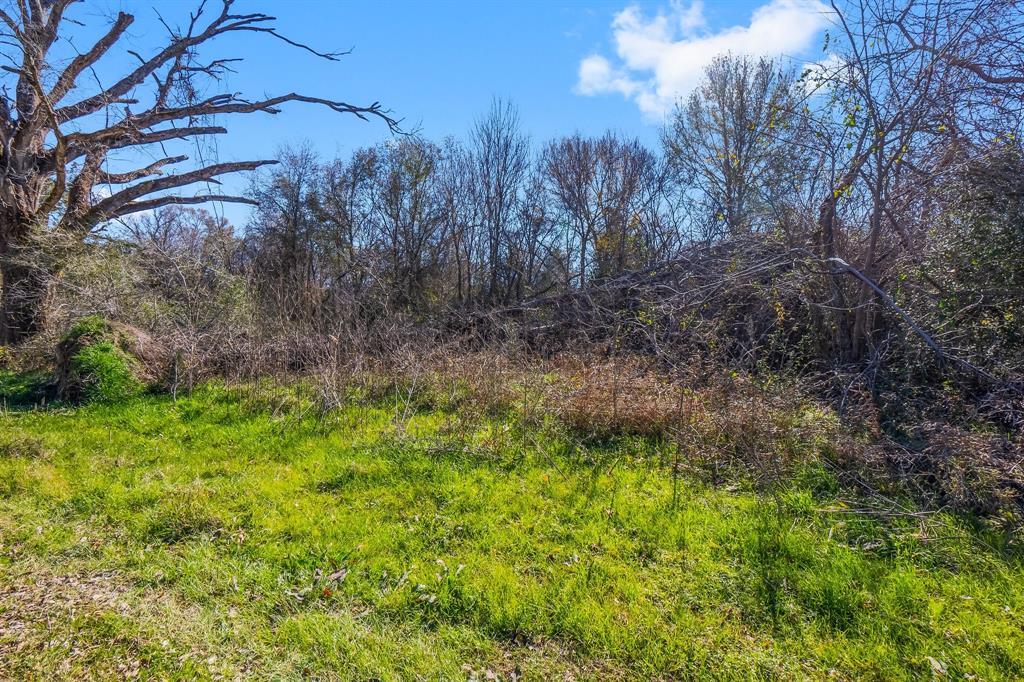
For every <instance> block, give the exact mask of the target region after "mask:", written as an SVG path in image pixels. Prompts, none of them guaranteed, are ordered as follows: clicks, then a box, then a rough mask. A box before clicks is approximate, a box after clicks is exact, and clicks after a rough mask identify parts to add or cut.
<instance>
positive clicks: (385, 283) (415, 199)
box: [58, 0, 1024, 424]
mask: <svg viewBox="0 0 1024 682" xmlns="http://www.w3.org/2000/svg"><path fill="white" fill-rule="evenodd" d="M1022 39H1024V19H1022V16H1021V10H1020V7H1019V6H1017V5H1016V4H1014V3H1010V2H986V3H973V2H972V3H960V2H945V1H944V2H940V3H911V4H910V5H906V6H904V5H903V4H896V3H890V2H888V1H887V0H872V2H867V3H860V4H858V5H856V6H855V5H850V6H843V7H842V8H839V9H837V14H836V25H835V26H834V28H833V30H832V31H831V32H830V34H829V36H828V40H827V44H826V50H827V54H826V58H825V59H824V60H823V62H822V63H821V64H817V65H812V66H808V67H805V68H798V69H794V68H790V67H789V66H787V65H786V63H784V62H780V61H772V60H767V59H753V58H749V57H744V56H737V55H722V56H720V57H718V58H717V59H716V60H715V61H714V62H713V63H712V64H711V65H710V66H709V67H708V69H707V70H706V73H705V76H704V79H703V81H702V82H701V84H700V85H699V87H697V88H696V90H695V91H694V92H693V93H691V94H690V95H689V96H688V97H687V98H686V99H685V100H682V101H680V102H679V103H678V105H677V106H676V107H675V109H674V110H673V111H672V113H671V114H670V116H669V117H668V119H667V121H666V123H665V125H664V126H663V128H662V129H661V134H660V141H659V144H658V145H656V146H655V147H654V148H649V147H647V146H645V145H644V144H642V143H641V142H639V141H638V140H636V139H633V138H630V137H629V136H627V135H623V134H621V133H615V132H608V133H606V134H604V135H600V136H586V135H581V134H572V135H568V136H565V137H562V138H558V139H554V140H547V141H538V140H533V139H531V138H530V137H529V135H528V134H527V131H525V130H523V128H522V126H521V125H520V122H519V117H518V115H517V112H516V108H515V106H514V105H513V104H511V103H509V102H504V101H500V100H499V101H495V102H494V103H493V104H492V106H491V108H490V110H489V111H487V112H485V113H484V114H483V115H482V116H481V117H480V118H479V119H478V120H477V122H476V124H475V125H474V126H473V128H472V129H471V130H469V131H467V134H466V135H465V137H464V138H462V139H445V140H440V141H430V140H426V139H423V138H421V137H418V136H410V135H396V136H394V137H392V138H391V139H389V140H388V141H386V142H384V143H382V144H380V145H378V146H375V147H371V148H367V149H360V150H356V151H354V152H353V153H352V154H351V155H349V156H347V157H345V158H339V159H325V158H320V157H318V156H317V155H316V154H315V153H314V152H312V151H311V150H310V149H308V148H298V149H287V150H284V151H283V152H282V153H281V156H280V159H279V161H280V163H279V164H278V165H275V166H266V167H264V168H262V169H261V170H260V171H259V172H258V173H257V175H256V176H255V177H254V179H253V182H252V186H251V190H250V191H249V193H248V196H247V200H248V201H251V202H253V203H254V204H256V207H255V208H254V210H253V213H252V217H251V219H250V220H249V222H248V224H247V225H245V226H244V228H239V229H237V230H232V229H231V228H230V227H229V226H227V225H226V224H225V223H224V222H223V221H221V220H216V219H214V218H212V217H211V216H210V214H208V213H205V212H202V211H197V210H194V209H188V208H181V207H177V206H173V207H165V208H162V209H160V210H157V211H154V212H148V213H143V214H142V215H141V217H140V216H138V215H136V216H134V217H130V218H126V219H125V220H124V221H122V223H120V225H121V227H119V228H117V229H115V230H111V231H108V234H111V235H116V236H118V237H119V240H118V241H116V243H115V247H114V248H113V249H111V246H110V243H109V242H105V241H98V240H95V239H94V240H93V241H92V242H91V246H90V250H89V251H88V252H87V254H86V255H85V256H79V258H80V260H79V263H80V264H85V265H83V267H84V270H82V269H81V268H79V269H77V270H76V269H74V268H72V269H70V270H68V271H67V272H66V273H65V276H64V277H63V279H62V280H61V281H62V284H63V286H64V287H65V292H64V294H62V295H61V296H60V297H58V300H59V303H60V304H61V305H63V306H65V307H66V308H67V311H68V312H73V313H74V314H80V313H83V312H99V313H102V314H104V315H108V316H112V317H115V318H117V317H120V318H123V319H126V320H127V321H139V322H140V324H141V326H143V327H146V328H149V329H159V330H161V331H160V335H161V336H162V337H163V338H177V339H180V345H182V346H188V347H190V348H193V350H195V349H196V348H198V347H200V346H205V347H206V348H208V349H211V350H210V353H213V354H216V353H215V352H214V351H217V352H222V351H223V350H224V349H225V348H231V347H233V345H232V344H231V343H228V342H226V341H224V340H223V338H222V337H224V338H226V336H230V335H232V334H234V335H237V334H240V333H242V331H243V330H245V334H246V335H247V338H255V337H260V338H264V339H281V338H285V337H287V338H290V339H292V340H293V341H294V340H296V339H302V340H304V341H302V343H307V342H308V343H312V341H310V340H311V339H312V340H322V339H343V340H344V341H338V344H339V345H340V346H344V347H346V348H355V347H357V346H359V345H360V344H362V343H365V342H366V339H368V338H372V339H375V341H374V343H377V344H378V347H380V346H381V345H383V346H384V347H387V346H388V345H389V344H390V345H393V344H395V343H397V341H395V340H394V339H395V338H397V337H402V338H403V339H405V340H406V341H409V340H416V339H419V341H418V343H420V344H421V345H426V344H430V343H435V342H438V341H450V340H453V339H457V338H460V336H461V335H464V336H466V337H473V338H477V339H479V338H485V339H491V340H494V339H499V340H500V339H510V338H513V337H514V338H516V339H517V340H518V341H522V342H523V343H525V344H526V345H527V346H530V345H532V346H533V347H534V348H535V349H540V350H542V351H544V352H547V351H548V350H552V349H553V350H558V349H559V348H563V349H564V348H573V347H575V346H577V345H578V344H579V343H581V342H583V341H587V342H590V341H597V342H599V343H603V344H605V345H604V346H603V347H605V348H611V347H614V348H618V349H622V350H630V351H636V352H641V353H646V354H649V355H652V356H655V357H661V358H667V362H668V363H669V364H671V365H673V366H675V365H678V363H679V362H681V361H682V360H683V359H684V358H686V357H689V356H693V355H695V354H699V355H700V356H701V357H706V358H711V359H712V360H716V361H717V360H721V361H722V362H725V363H728V364H732V365H742V366H743V367H744V368H747V369H752V370H759V369H762V368H764V369H769V370H772V371H775V370H779V369H787V370H795V371H797V372H799V373H802V374H803V375H805V376H806V375H808V373H814V374H816V375H821V374H822V373H829V372H832V373H834V376H836V377H839V378H838V379H836V380H835V384H834V386H833V387H832V388H830V389H828V390H829V391H831V392H832V394H834V395H837V396H839V399H845V398H846V397H847V396H848V395H849V394H851V393H853V392H858V391H859V392H861V393H863V394H865V395H867V396H869V397H870V399H871V400H874V401H876V402H883V394H885V393H886V391H888V394H889V395H891V396H898V395H899V394H900V391H902V390H903V389H902V388H901V387H904V388H905V387H907V386H918V387H920V386H932V387H941V386H944V385H947V384H948V382H951V381H952V382H953V383H954V384H956V385H959V386H962V387H965V389H966V391H967V394H969V395H972V396H975V397H977V396H992V395H999V396H1004V397H1005V396H1007V395H1018V396H1019V387H1020V377H1021V374H1022V367H1024V266H1022V258H1021V257H1020V254H1022V253H1024V151H1022V149H1024V148H1022V140H1021V134H1022V130H1024V127H1022V120H1024V107H1022V105H1024V70H1022V67H1021V62H1020V60H1019V49H1017V48H1019V45H1020V44H1021V40H1022ZM1015 46H1016V47H1015ZM125 237H127V239H125ZM97 259H99V261H102V262H104V263H105V265H103V266H102V267H100V266H97V265H96V263H97V262H98V260H97ZM104 259H106V260H104ZM111 259H115V260H116V262H117V265H116V267H115V266H112V265H111ZM82 272H86V273H87V275H82V274H81V273H82ZM218 334H220V335H221V336H218ZM232 338H234V337H232ZM203 339H205V341H204V340H203ZM176 343H177V342H176ZM302 343H299V344H298V345H299V346H301V345H302ZM293 345H294V344H293ZM190 352H192V351H190ZM196 352H198V351H196ZM252 352H254V351H252V350H251V348H250V350H248V351H246V353H249V354H251V353H252ZM296 353H297V355H295V354H293V353H292V351H291V350H288V351H284V350H281V351H274V352H273V353H272V355H273V356H274V357H276V358H286V357H288V358H290V357H293V355H294V356H295V357H299V356H301V355H302V353H301V352H298V351H296ZM184 355H189V353H184ZM243 355H245V353H242V352H241V351H238V352H237V353H236V356H237V357H242V356H243ZM218 362H226V361H223V360H218ZM303 362H304V361H303V360H302V359H301V357H299V359H296V360H294V361H293V360H288V361H287V362H286V364H288V363H291V364H292V365H295V366H299V365H301V364H302V363H303ZM943 382H946V383H943ZM1015 391H1016V392H1017V393H1016V394H1015V393H1014V392H1015ZM936 395H938V394H934V395H933V396H932V397H933V398H935V396H936ZM940 399H941V396H940ZM1008 400H1010V402H1011V403H1013V400H1017V401H1018V402H1019V398H1015V399H1008ZM890 402H892V403H894V404H895V403H896V402H899V400H898V399H897V398H892V399H891V401H890ZM935 402H936V401H935V400H932V403H935ZM996 403H998V405H999V407H998V408H995V407H992V409H993V410H996V411H999V410H1002V412H1000V414H1003V413H1004V412H1005V414H1006V415H1011V416H1008V417H1007V416H1005V415H1004V417H1005V418H1004V417H1000V418H999V419H1001V420H1002V422H1001V423H1005V424H1017V422H1019V421H1020V419H1021V410H1020V409H1019V404H1018V405H1017V407H1006V405H1007V402H1006V400H1004V399H1003V398H1000V399H999V400H994V401H989V403H986V404H989V405H990V407H991V406H992V405H996ZM1013 404H1017V403H1013ZM986 409H988V408H986ZM1007 420H1009V421H1007Z"/></svg>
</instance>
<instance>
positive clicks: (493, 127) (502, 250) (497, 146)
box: [470, 100, 529, 301]
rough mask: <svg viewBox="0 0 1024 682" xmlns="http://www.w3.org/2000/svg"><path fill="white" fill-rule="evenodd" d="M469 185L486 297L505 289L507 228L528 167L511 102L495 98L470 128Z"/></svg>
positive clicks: (499, 294)
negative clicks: (484, 263) (484, 268)
mask: <svg viewBox="0 0 1024 682" xmlns="http://www.w3.org/2000/svg"><path fill="white" fill-rule="evenodd" d="M470 146H471V149H472V159H473V186H474V188H475V191H476V195H477V199H476V200H477V204H478V206H479V208H480V211H481V215H480V217H481V223H482V225H481V226H482V228H483V231H484V240H485V242H486V248H487V254H486V255H487V266H488V270H489V273H488V284H487V291H486V293H485V297H486V298H487V299H488V300H489V301H495V300H502V299H504V298H505V297H506V296H507V295H508V282H509V279H510V278H511V276H512V272H511V270H510V268H509V266H508V263H507V253H506V245H507V240H508V231H509V230H510V229H512V223H513V221H514V219H515V216H516V207H517V204H518V203H519V200H520V198H521V193H522V191H523V183H524V182H525V180H526V177H527V173H528V171H529V141H528V140H527V138H526V136H525V135H523V134H522V133H521V132H520V130H519V112H518V111H517V110H516V108H515V106H514V105H512V103H511V102H503V101H501V100H494V102H492V103H491V109H490V111H489V112H488V113H487V115H486V116H484V117H483V118H481V119H480V120H479V121H477V123H476V125H475V126H474V128H473V132H472V134H471V142H470Z"/></svg>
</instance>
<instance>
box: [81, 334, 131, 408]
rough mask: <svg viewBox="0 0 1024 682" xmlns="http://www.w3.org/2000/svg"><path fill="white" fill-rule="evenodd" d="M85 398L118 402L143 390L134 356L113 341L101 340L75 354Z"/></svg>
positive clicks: (92, 400) (82, 393) (90, 400)
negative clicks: (137, 376)
mask: <svg viewBox="0 0 1024 682" xmlns="http://www.w3.org/2000/svg"><path fill="white" fill-rule="evenodd" d="M71 368H72V372H74V373H75V374H76V375H77V378H78V382H79V383H80V386H81V388H80V396H79V400H81V401H82V402H118V401H120V400H125V399H127V398H131V397H132V396H135V395H138V394H139V393H141V392H142V388H143V386H142V382H141V381H139V380H138V379H137V378H136V374H137V373H138V369H137V366H136V362H135V360H134V358H132V357H131V356H129V355H128V354H127V353H125V352H124V351H122V350H120V349H119V348H117V347H116V346H114V344H112V343H111V342H109V341H99V342H97V343H93V344H90V345H88V346H86V347H85V348H83V349H82V350H80V351H79V352H78V353H77V354H75V356H74V357H73V358H71Z"/></svg>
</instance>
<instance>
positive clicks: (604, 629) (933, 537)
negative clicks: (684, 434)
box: [0, 385, 1024, 680]
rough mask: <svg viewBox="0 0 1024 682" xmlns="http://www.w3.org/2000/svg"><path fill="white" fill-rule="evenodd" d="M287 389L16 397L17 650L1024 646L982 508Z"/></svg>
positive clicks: (989, 665)
mask: <svg viewBox="0 0 1024 682" xmlns="http://www.w3.org/2000/svg"><path fill="white" fill-rule="evenodd" d="M260 395H262V394H258V393H256V392H254V391H251V390H249V391H248V392H245V391H242V392H239V391H238V390H235V389H230V388H227V387H223V386H216V385H215V386H207V387H204V388H202V389H200V390H198V391H197V392H196V393H194V394H193V395H191V396H189V397H187V398H181V397H179V399H178V400H177V401H172V400H171V399H170V398H169V397H142V398H138V399H136V400H134V401H132V402H129V403H126V404H121V405H108V406H103V405H93V406H89V407H83V408H77V409H50V410H20V411H19V410H9V411H6V412H5V413H4V414H3V415H0V677H3V678H12V679H40V680H44V679H45V680H50V679H55V678H78V679H123V678H126V677H133V676H140V677H142V678H149V679H164V678H170V679H195V678H228V679H231V678H246V679H249V678H260V679H298V678H305V679H310V678H312V679H330V680H370V679H381V680H412V679H444V680H448V679H453V680H458V679H461V680H465V679H480V680H485V679H503V680H512V679H536V680H540V679H566V680H582V679H619V678H621V679H643V680H647V679H658V678H664V679H678V678H682V679H687V678H713V679H733V678H736V679H771V678H778V679H794V678H796V679H802V678H812V679H819V678H820V679H879V680H882V679H884V680H890V679H932V678H941V679H984V680H998V679H1014V678H1017V679H1019V678H1021V676H1024V564H1022V561H1021V558H1020V556H1019V555H1018V554H1016V553H1015V551H1014V550H1013V549H1012V548H1010V547H1008V546H1006V545H1005V540H1004V539H1003V538H1001V536H1000V535H999V534H998V533H994V532H987V531H984V530H982V529H981V527H980V525H979V524H976V523H972V522H970V521H968V520H965V519H962V518H957V517H953V516H945V515H941V514H938V515H928V516H925V515H914V514H908V515H900V516H881V515H878V514H868V513H862V512H860V511H858V510H856V509H854V505H855V503H854V502H852V501H848V499H849V495H848V494H846V493H844V492H843V491H842V490H841V489H840V488H839V487H838V486H837V485H836V482H835V480H834V479H833V477H832V476H831V475H829V473H828V472H827V471H826V470H825V469H824V468H822V467H819V466H813V465H811V466H807V467H805V468H804V469H803V470H801V471H800V472H799V473H798V475H797V476H795V477H794V478H793V480H792V482H791V483H789V484H787V485H786V486H784V487H782V488H780V489H779V490H777V491H776V492H775V493H773V494H767V493H764V492H754V491H752V490H750V489H749V488H748V487H746V486H744V485H743V484H742V482H736V483H734V484H732V485H724V484H723V485H720V486H708V485H705V484H702V483H700V482H698V481H696V480H693V479H691V478H681V479H678V480H673V477H672V476H671V474H670V473H669V472H670V470H671V469H670V466H669V463H670V462H671V461H672V457H673V455H672V453H671V452H670V450H669V449H668V448H667V447H666V446H664V445H659V444H658V443H656V442H650V441H647V440H643V439H637V438H620V439H611V440H606V441H603V442H592V443H589V444H584V445H581V444H580V443H579V442H578V441H577V440H574V439H572V438H570V437H568V436H567V435H566V434H565V433H564V432H562V431H561V430H559V429H558V428H557V427H555V426H554V425H544V424H541V425H538V426H531V427H530V428H528V429H524V428H521V427H520V426H519V425H518V424H517V423H516V422H515V420H514V419H512V418H511V417H505V418H503V417H492V418H490V419H488V420H485V421H482V422H480V423H477V424H474V425H473V427H472V428H471V429H467V428H466V426H465V424H461V425H460V424H459V423H458V422H457V420H454V419H453V415H449V414H446V413H444V412H443V411H440V410H419V411H411V412H405V411H404V410H402V411H399V412H398V413H399V414H400V416H401V418H400V419H396V409H395V407H394V405H386V404H368V405H353V406H351V407H348V408H345V409H343V410H340V411H337V412H334V413H331V414H330V415H328V416H327V417H326V418H316V417H315V416H314V415H313V414H311V413H309V412H306V411H304V409H303V403H302V400H301V398H289V397H287V396H288V395H289V394H287V393H281V394H279V395H278V398H269V397H258V396H260Z"/></svg>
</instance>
